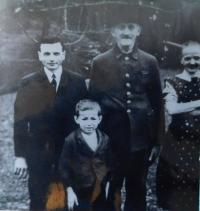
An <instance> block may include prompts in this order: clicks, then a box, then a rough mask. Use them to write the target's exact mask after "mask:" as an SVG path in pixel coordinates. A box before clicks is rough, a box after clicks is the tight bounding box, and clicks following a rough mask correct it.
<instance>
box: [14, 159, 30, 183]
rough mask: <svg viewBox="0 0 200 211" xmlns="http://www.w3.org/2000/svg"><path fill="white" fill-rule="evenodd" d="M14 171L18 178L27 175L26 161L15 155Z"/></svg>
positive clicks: (23, 177)
mask: <svg viewBox="0 0 200 211" xmlns="http://www.w3.org/2000/svg"><path fill="white" fill-rule="evenodd" d="M14 172H15V174H16V175H17V176H18V177H19V179H26V178H27V177H28V168H27V163H26V160H25V159H24V158H23V157H16V159H15V164H14Z"/></svg>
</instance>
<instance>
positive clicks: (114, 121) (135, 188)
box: [90, 22, 162, 211]
mask: <svg viewBox="0 0 200 211" xmlns="http://www.w3.org/2000/svg"><path fill="white" fill-rule="evenodd" d="M111 33H112V36H113V38H114V41H115V45H114V47H113V48H112V49H110V50H108V51H107V52H105V53H103V54H100V55H99V56H97V57H96V58H95V59H94V61H93V69H92V73H91V88H90V90H91V92H92V94H93V95H94V97H95V98H96V99H97V100H99V101H100V103H101V105H102V107H103V108H104V113H105V117H104V122H103V128H104V130H105V131H106V132H107V134H108V135H109V136H110V138H111V141H112V148H113V152H114V155H115V158H116V160H117V162H116V166H115V169H116V175H115V176H114V178H113V182H112V184H111V187H110V195H109V199H110V200H111V201H114V193H115V192H116V191H117V190H118V191H119V190H120V189H121V187H122V183H123V180H124V178H125V181H126V182H125V187H126V201H125V210H126V211H133V210H136V211H144V210H146V201H145V195H146V187H145V182H146V177H147V171H148V165H149V160H151V159H152V158H153V155H155V152H156V145H157V143H158V138H157V132H158V129H159V121H160V113H161V101H162V100H161V99H162V94H161V84H160V78H159V70H158V65H157V60H156V58H155V57H153V56H152V55H150V54H148V53H146V52H144V51H142V50H140V49H139V48H138V42H137V38H138V37H139V36H140V33H141V27H140V26H139V25H138V24H135V23H128V22H126V23H120V24H117V25H116V26H115V27H114V28H113V29H112V31H111ZM110 209H111V208H110Z"/></svg>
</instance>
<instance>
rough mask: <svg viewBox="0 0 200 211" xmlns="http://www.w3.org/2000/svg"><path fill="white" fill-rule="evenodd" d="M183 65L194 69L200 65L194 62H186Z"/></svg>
mask: <svg viewBox="0 0 200 211" xmlns="http://www.w3.org/2000/svg"><path fill="white" fill-rule="evenodd" d="M185 67H187V68H190V69H196V68H199V67H200V64H198V63H195V64H186V65H185Z"/></svg>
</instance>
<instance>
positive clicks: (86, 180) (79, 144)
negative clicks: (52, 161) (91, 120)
mask: <svg viewBox="0 0 200 211" xmlns="http://www.w3.org/2000/svg"><path fill="white" fill-rule="evenodd" d="M97 139H98V146H97V149H96V151H92V149H90V147H89V146H88V145H87V143H86V142H85V141H84V138H83V136H82V134H81V131H80V129H78V130H75V131H73V132H72V133H71V134H70V135H69V136H68V137H67V138H66V139H65V144H64V147H63V151H62V154H61V158H60V174H61V177H62V179H63V182H64V184H65V186H66V187H69V186H71V187H72V188H74V189H80V188H86V187H92V186H94V184H95V182H96V179H98V180H99V182H101V183H102V182H104V180H106V178H107V177H108V174H109V172H110V169H111V168H110V166H111V151H110V146H109V145H110V143H109V138H108V136H107V135H106V134H105V133H103V132H101V131H99V130H97Z"/></svg>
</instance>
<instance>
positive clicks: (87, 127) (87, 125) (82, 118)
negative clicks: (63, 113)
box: [74, 110, 102, 134]
mask: <svg viewBox="0 0 200 211" xmlns="http://www.w3.org/2000/svg"><path fill="white" fill-rule="evenodd" d="M74 119H75V121H76V123H77V124H78V125H79V126H80V129H81V131H82V132H83V133H86V134H92V133H93V132H95V130H96V129H97V127H98V125H99V123H100V122H101V119H102V116H101V115H98V112H97V111H95V110H87V111H79V115H78V116H74Z"/></svg>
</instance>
